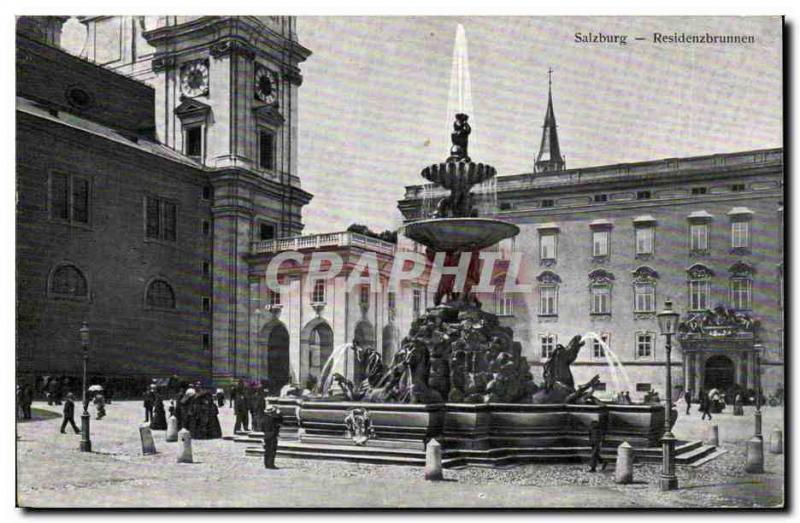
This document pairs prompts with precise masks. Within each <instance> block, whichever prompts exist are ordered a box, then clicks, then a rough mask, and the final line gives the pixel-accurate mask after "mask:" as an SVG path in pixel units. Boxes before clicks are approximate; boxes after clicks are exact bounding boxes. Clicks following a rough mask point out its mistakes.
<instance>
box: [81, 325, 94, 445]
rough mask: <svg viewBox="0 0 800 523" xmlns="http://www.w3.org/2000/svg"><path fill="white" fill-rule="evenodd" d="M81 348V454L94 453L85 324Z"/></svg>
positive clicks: (87, 330)
mask: <svg viewBox="0 0 800 523" xmlns="http://www.w3.org/2000/svg"><path fill="white" fill-rule="evenodd" d="M79 332H80V335H81V347H83V413H82V414H81V444H80V449H81V452H91V451H92V440H91V437H90V436H89V420H90V418H91V416H90V415H89V402H88V401H87V399H86V363H87V362H88V361H89V324H88V323H86V322H83V325H81V328H80V331H79Z"/></svg>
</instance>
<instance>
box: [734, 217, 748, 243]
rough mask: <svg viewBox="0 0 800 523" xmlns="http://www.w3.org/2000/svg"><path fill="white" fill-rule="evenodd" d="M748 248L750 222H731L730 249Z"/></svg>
mask: <svg viewBox="0 0 800 523" xmlns="http://www.w3.org/2000/svg"><path fill="white" fill-rule="evenodd" d="M738 247H750V222H749V221H747V220H736V221H733V222H731V248H734V249H736V248H738Z"/></svg>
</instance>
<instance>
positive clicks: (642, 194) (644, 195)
mask: <svg viewBox="0 0 800 523" xmlns="http://www.w3.org/2000/svg"><path fill="white" fill-rule="evenodd" d="M652 196H653V195H652V193H651V192H650V191H638V192H637V193H636V199H637V200H649V199H650V198H652Z"/></svg>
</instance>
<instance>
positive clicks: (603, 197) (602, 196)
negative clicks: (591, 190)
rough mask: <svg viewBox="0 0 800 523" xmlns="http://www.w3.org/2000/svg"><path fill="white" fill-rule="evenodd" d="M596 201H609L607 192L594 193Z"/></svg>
mask: <svg viewBox="0 0 800 523" xmlns="http://www.w3.org/2000/svg"><path fill="white" fill-rule="evenodd" d="M594 201H595V203H603V202H607V201H608V195H607V194H595V195H594Z"/></svg>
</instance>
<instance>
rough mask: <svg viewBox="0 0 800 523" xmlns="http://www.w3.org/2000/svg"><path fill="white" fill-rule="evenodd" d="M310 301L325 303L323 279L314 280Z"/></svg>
mask: <svg viewBox="0 0 800 523" xmlns="http://www.w3.org/2000/svg"><path fill="white" fill-rule="evenodd" d="M311 301H312V303H325V280H316V281H315V282H314V290H313V292H312V294H311Z"/></svg>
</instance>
